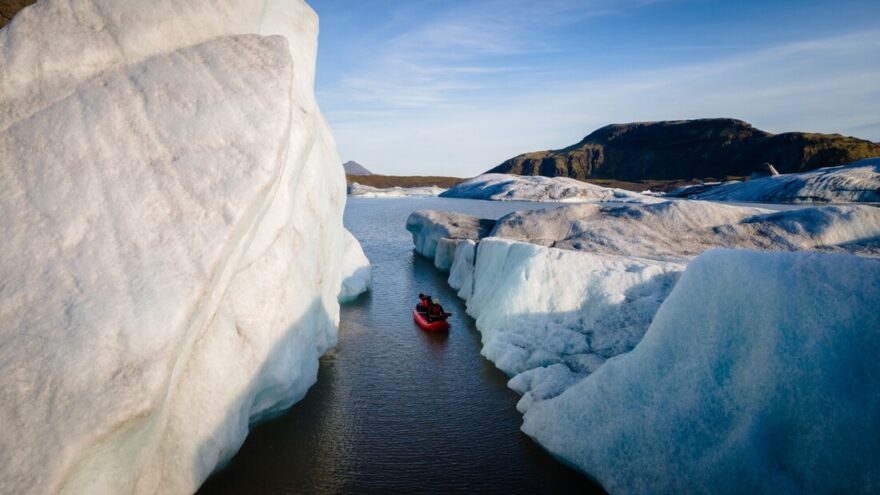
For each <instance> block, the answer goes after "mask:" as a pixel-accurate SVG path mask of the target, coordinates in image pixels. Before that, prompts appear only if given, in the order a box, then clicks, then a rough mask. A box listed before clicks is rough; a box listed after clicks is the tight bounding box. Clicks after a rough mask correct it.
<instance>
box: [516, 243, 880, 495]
mask: <svg viewBox="0 0 880 495" xmlns="http://www.w3.org/2000/svg"><path fill="white" fill-rule="evenodd" d="M878 307H880V261H878V260H875V259H867V258H862V257H857V256H852V255H847V254H816V253H803V252H798V253H766V252H753V251H738V250H737V251H735V250H711V251H708V252H706V253H705V254H703V255H701V256H700V257H698V258H697V259H696V260H694V261H693V262H691V263H690V265H689V266H688V268H687V270H686V271H685V273H684V274H683V275H682V277H681V279H680V281H679V282H678V284H677V285H676V286H675V289H674V290H673V291H672V293H671V294H670V295H669V297H668V298H667V299H666V301H665V302H664V303H663V305H662V306H661V307H660V309H659V311H658V312H657V315H656V317H655V318H654V321H653V323H652V324H651V327H650V329H649V330H648V332H647V334H646V335H645V337H644V339H643V340H642V341H641V342H640V343H639V344H638V346H637V347H636V348H635V349H634V350H633V351H632V352H630V353H628V354H624V355H622V356H619V357H617V358H613V359H610V360H608V361H607V362H606V363H605V364H604V365H603V366H601V367H600V368H599V369H598V370H597V371H596V372H595V373H593V374H592V375H590V376H589V377H587V378H586V379H584V380H582V381H580V382H578V383H576V384H575V385H573V386H571V387H569V388H568V389H567V390H565V391H564V392H562V393H561V394H553V393H551V394H548V395H549V396H550V397H551V398H549V399H546V400H545V399H544V398H543V397H541V396H534V397H531V399H530V400H529V401H526V402H522V401H521V403H520V407H521V409H522V410H524V411H525V416H524V424H523V431H525V432H526V433H527V434H529V435H530V436H532V437H534V438H535V439H536V440H537V441H538V442H540V443H541V445H543V446H544V447H545V448H546V449H548V450H549V451H550V452H552V453H553V454H554V455H556V456H558V457H559V458H560V459H562V460H563V461H564V462H566V463H569V464H571V465H573V466H575V467H577V468H578V469H581V470H583V471H585V472H588V473H590V475H592V476H593V477H595V478H596V479H597V480H598V481H599V482H601V483H602V485H603V486H604V487H605V488H606V489H607V490H608V491H609V492H611V493H873V492H876V489H877V487H878V486H880V464H878V463H877V459H878V457H880V364H878V360H877V355H878V353H880V312H878V311H877V308H878ZM545 373H547V372H546V371H545ZM527 378H528V377H525V378H524V379H522V380H521V381H527ZM557 380H564V376H563V377H561V378H557ZM551 383H552V382H551ZM525 385H528V384H527V383H526V384H525ZM563 385H564V384H563ZM549 386H550V385H546V383H545V387H549ZM575 432H576V433H575Z"/></svg>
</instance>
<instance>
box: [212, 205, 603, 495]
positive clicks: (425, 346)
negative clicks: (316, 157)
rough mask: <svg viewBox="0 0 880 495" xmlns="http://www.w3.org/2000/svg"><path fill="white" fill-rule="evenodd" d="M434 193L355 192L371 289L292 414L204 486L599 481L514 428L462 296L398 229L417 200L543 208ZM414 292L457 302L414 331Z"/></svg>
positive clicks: (256, 436)
mask: <svg viewBox="0 0 880 495" xmlns="http://www.w3.org/2000/svg"><path fill="white" fill-rule="evenodd" d="M538 207H541V205H537V204H529V203H519V204H514V203H498V202H484V201H471V200H459V199H443V198H412V199H352V198H349V204H348V207H347V209H346V213H345V223H346V226H347V227H348V228H349V230H351V231H352V232H353V233H354V235H355V236H356V237H357V238H358V239H359V240H360V241H361V243H362V245H363V247H364V251H365V252H366V254H367V257H369V258H370V260H371V262H372V263H373V288H372V289H371V291H370V292H369V293H368V294H366V295H364V296H361V298H359V299H358V300H357V301H355V302H353V303H350V304H348V305H345V306H343V309H342V316H341V325H340V334H339V345H338V346H337V347H336V348H335V349H334V350H332V351H330V352H329V353H328V354H327V355H325V356H324V357H323V358H322V359H321V367H320V370H319V372H318V383H317V384H315V386H314V387H312V388H311V389H310V390H309V392H308V395H306V397H305V399H303V401H301V402H299V403H298V404H296V405H295V406H294V407H293V408H292V409H291V410H290V412H289V413H288V414H286V415H284V416H283V417H280V418H278V419H275V420H273V421H270V422H267V423H264V424H262V425H259V426H257V427H256V428H254V430H253V431H252V432H251V434H250V435H249V436H248V439H247V441H246V442H245V444H244V446H243V447H242V449H241V451H240V452H239V453H238V455H236V457H235V458H234V459H233V460H232V462H231V463H230V465H229V466H228V467H227V468H226V469H224V470H223V471H221V472H219V473H217V475H215V476H214V477H212V478H211V479H210V480H208V481H207V482H206V483H205V486H203V487H202V489H201V490H200V492H199V493H202V494H213V493H236V494H245V493H248V494H250V493H268V494H275V493H277V494H288V493H412V492H416V493H451V492H452V493H456V492H457V493H462V492H468V493H473V492H483V493H485V492H494V493H554V492H581V493H583V492H587V493H589V492H597V491H600V490H601V489H600V488H598V487H596V486H595V485H593V484H592V483H591V482H590V481H589V480H588V479H587V478H585V477H583V476H581V475H580V474H578V473H576V472H574V471H571V470H569V469H568V468H566V467H564V466H562V465H561V464H559V463H558V462H556V461H554V460H553V459H552V458H551V457H550V456H549V455H547V454H546V453H545V452H544V451H543V450H541V448H540V447H538V446H537V445H536V444H534V443H533V442H532V441H531V440H530V439H529V438H528V437H526V436H525V435H524V434H523V433H522V432H520V430H519V426H520V424H521V423H522V418H521V416H520V414H519V413H518V412H517V411H516V407H515V406H516V401H517V399H518V396H517V395H516V394H515V393H514V392H512V391H511V390H509V389H508V388H507V386H506V383H507V377H506V376H505V375H504V374H503V373H501V372H500V371H498V370H497V369H495V368H494V366H493V365H492V364H491V363H490V362H488V361H486V360H485V359H484V358H482V357H481V356H480V335H479V333H478V332H477V331H476V329H475V328H474V324H473V320H471V319H470V318H469V317H468V316H467V315H466V314H465V312H464V304H463V303H462V302H461V301H460V300H458V298H456V297H455V295H454V293H453V291H452V290H451V289H450V288H449V286H448V285H447V284H446V276H445V275H443V274H440V273H438V272H437V271H436V270H435V269H434V267H433V265H432V264H431V263H430V262H429V261H428V260H426V259H424V258H422V257H420V256H418V255H416V254H414V253H413V250H412V241H411V238H410V235H409V233H408V232H407V231H406V230H405V228H404V226H405V222H406V218H407V216H408V215H409V213H410V212H412V211H414V210H416V209H420V208H434V209H446V210H453V211H461V212H464V213H470V214H473V215H478V216H482V217H491V218H497V217H498V216H501V215H503V214H505V213H507V212H509V211H513V210H515V209H523V208H538ZM419 292H425V293H429V294H431V295H433V296H435V297H439V298H440V299H441V300H442V303H443V305H444V307H445V308H446V309H447V311H450V312H452V313H453V316H452V317H451V319H450V323H451V329H450V332H449V334H448V335H444V334H433V333H428V332H424V331H422V330H421V329H419V328H418V327H417V326H416V325H415V324H414V323H413V321H412V309H411V308H412V306H413V305H414V304H415V302H416V295H417V294H418V293H419Z"/></svg>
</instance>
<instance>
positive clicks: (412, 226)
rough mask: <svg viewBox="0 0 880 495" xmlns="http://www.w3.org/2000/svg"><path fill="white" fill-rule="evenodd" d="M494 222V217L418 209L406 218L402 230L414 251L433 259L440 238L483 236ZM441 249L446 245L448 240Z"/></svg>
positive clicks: (455, 238)
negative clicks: (404, 229)
mask: <svg viewBox="0 0 880 495" xmlns="http://www.w3.org/2000/svg"><path fill="white" fill-rule="evenodd" d="M494 225H495V221H494V220H487V219H480V218H477V217H475V216H472V215H465V214H463V213H455V212H449V211H438V210H418V211H415V212H413V213H412V214H410V216H409V218H407V219H406V230H408V231H409V232H410V233H411V234H412V238H413V244H415V248H416V252H418V253H419V254H421V255H422V256H424V257H426V258H429V259H434V256H435V254H436V253H437V244H438V242H439V241H440V239H444V238H445V239H450V240H461V239H471V240H476V239H479V238H481V237H484V236H485V235H486V234H487V233H488V232H489V231H490V230H491V229H492V227H493V226H494ZM442 249H450V245H449V243H447V244H446V245H445V246H443V247H441V250H442ZM452 249H454V247H452ZM443 256H447V257H448V256H449V254H448V253H444V255H443Z"/></svg>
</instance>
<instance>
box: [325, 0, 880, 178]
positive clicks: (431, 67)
mask: <svg viewBox="0 0 880 495" xmlns="http://www.w3.org/2000/svg"><path fill="white" fill-rule="evenodd" d="M309 3H310V4H311V5H312V7H313V8H314V9H315V10H316V11H317V12H318V15H319V17H320V22H321V33H320V37H319V49H318V67H317V71H318V72H317V81H316V92H317V96H318V102H319V104H320V105H321V108H322V110H323V111H324V113H325V115H326V116H327V118H328V120H329V121H330V125H331V126H332V127H333V130H334V134H335V136H336V140H337V145H338V149H339V152H340V155H341V156H342V158H343V160H356V161H358V162H360V163H362V164H364V165H365V166H367V167H368V168H370V169H371V170H373V171H374V172H376V173H384V174H394V175H453V176H462V177H467V176H473V175H477V174H479V173H481V172H483V171H485V170H487V169H489V168H491V167H493V166H495V165H497V164H498V163H500V162H502V161H503V160H505V159H507V158H509V157H511V156H514V155H517V154H519V153H522V152H526V151H534V150H542V149H552V148H560V147H564V146H568V145H570V144H573V143H575V142H577V141H579V140H580V139H582V138H583V137H584V136H585V135H586V134H588V133H589V132H591V131H593V130H594V129H596V128H598V127H601V126H603V125H605V124H609V123H617V122H632V121H638V120H669V119H685V118H700V117H735V118H740V119H743V120H747V121H749V122H751V123H752V124H753V125H755V126H756V127H759V128H761V129H764V130H768V131H771V132H785V131H813V132H839V133H842V134H848V135H854V136H858V137H863V138H867V139H871V140H873V141H880V23H878V22H877V21H878V19H880V1H877V0H862V1H847V0H842V1H824V2H821V1H809V0H806V1H787V0H783V1H751V0H746V1H739V2H731V1H714V0H617V1H611V0H532V1H524V0H462V1H455V0H445V1H434V0H384V1H383V0H310V1H309Z"/></svg>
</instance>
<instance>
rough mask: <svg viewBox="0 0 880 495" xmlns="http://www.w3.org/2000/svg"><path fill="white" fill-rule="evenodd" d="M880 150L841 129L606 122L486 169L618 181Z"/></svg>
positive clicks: (804, 165)
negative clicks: (559, 145)
mask: <svg viewBox="0 0 880 495" xmlns="http://www.w3.org/2000/svg"><path fill="white" fill-rule="evenodd" d="M874 156H880V146H878V145H877V144H876V143H872V142H870V141H866V140H864V139H858V138H854V137H848V136H841V135H840V134H813V133H802V132H787V133H783V134H771V133H769V132H765V131H762V130H760V129H756V128H754V127H752V125H751V124H749V123H748V122H744V121H742V120H736V119H699V120H676V121H663V122H635V123H630V124H612V125H608V126H605V127H602V128H601V129H598V130H596V131H594V132H593V133H592V134H590V135H588V136H587V137H585V138H584V139H583V140H582V141H581V142H579V143H577V144H575V145H573V146H569V147H567V148H563V149H560V150H550V151H537V152H532V153H525V154H522V155H519V156H516V157H514V158H511V159H509V160H507V161H505V162H504V163H502V164H501V165H498V166H497V167H495V168H493V169H491V170H489V172H497V173H508V174H519V175H544V176H547V177H554V176H565V177H572V178H575V179H581V180H584V179H588V178H593V179H596V178H599V179H617V180H624V181H642V180H676V179H684V180H687V179H692V178H706V177H725V176H744V175H749V174H750V173H751V172H752V171H753V170H754V168H755V167H756V166H758V165H759V164H761V163H764V162H770V163H772V164H773V165H774V166H775V167H776V168H777V170H779V172H781V173H791V172H802V171H806V170H811V169H814V168H818V167H824V166H833V165H842V164H846V163H851V162H854V161H856V160H860V159H862V158H870V157H874Z"/></svg>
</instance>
